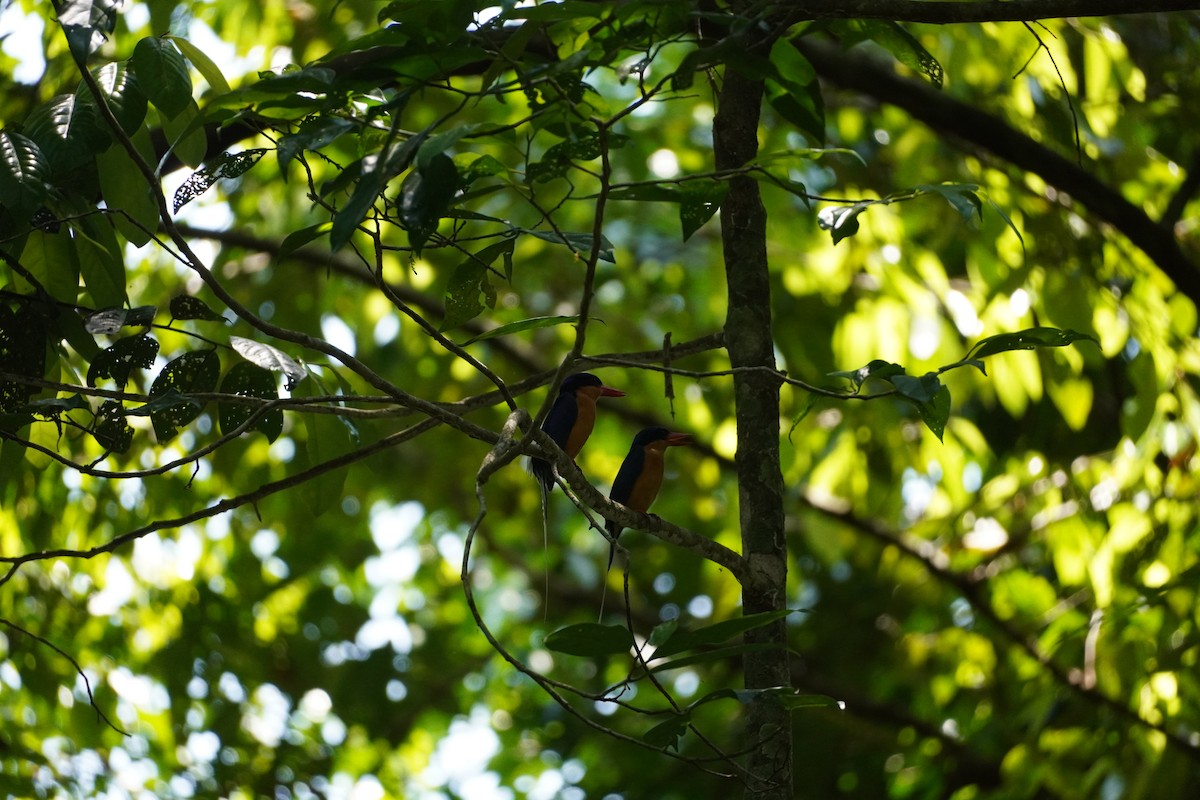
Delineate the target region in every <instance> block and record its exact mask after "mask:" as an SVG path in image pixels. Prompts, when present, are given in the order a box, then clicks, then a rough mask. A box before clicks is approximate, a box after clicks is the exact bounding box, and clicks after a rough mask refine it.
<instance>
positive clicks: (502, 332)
mask: <svg viewBox="0 0 1200 800" xmlns="http://www.w3.org/2000/svg"><path fill="white" fill-rule="evenodd" d="M593 319H595V318H594V317H593ZM577 322H579V315H578V314H574V315H571V316H565V317H531V318H530V319H522V320H518V321H517V322H510V323H508V324H507V325H500V326H499V327H496V328H492V329H491V330H489V331H486V332H484V333H481V334H479V335H478V336H472V337H471V338H470V339H467V340H466V341H465V342H463V343H462V344H463V346H464V347H465V346H466V345H469V344H474V343H475V342H482V341H485V340H487V339H495V338H496V337H498V336H508V335H509V334H511V333H521V332H523V331H532V330H537V329H539V328H551V327H554V326H555V325H574V324H575V323H577Z"/></svg>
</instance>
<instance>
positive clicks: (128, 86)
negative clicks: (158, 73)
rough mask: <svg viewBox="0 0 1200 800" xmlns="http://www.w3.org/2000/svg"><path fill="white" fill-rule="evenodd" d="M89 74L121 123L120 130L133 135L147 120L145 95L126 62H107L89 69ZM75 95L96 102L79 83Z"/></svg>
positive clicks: (85, 87)
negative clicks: (90, 72) (90, 71)
mask: <svg viewBox="0 0 1200 800" xmlns="http://www.w3.org/2000/svg"><path fill="white" fill-rule="evenodd" d="M92 75H93V77H95V79H96V85H97V86H99V87H100V93H101V94H102V95H103V96H104V102H105V103H106V104H107V105H108V108H109V110H110V111H112V113H113V116H114V117H116V118H117V122H119V123H120V124H121V130H123V131H125V132H126V133H129V134H132V133H133V132H134V131H135V130H137V129H138V128H139V127H141V124H142V122H143V121H145V119H146V95H144V94H142V90H141V88H139V87H138V83H137V78H136V76H134V74H133V72H132V71H130V69H129V68H128V66H127V65H126V63H125V62H124V61H110V62H109V63H107V64H105V65H104V66H101V67H97V68H96V69H94V70H92ZM75 94H76V95H78V96H79V97H81V98H84V99H85V101H86V102H89V103H95V98H94V97H92V96H91V91H90V90H89V89H88V88H87V86H85V85H84V84H82V83H81V84H80V85H79V88H78V89H77V90H76V91H75ZM97 116H99V113H98V112H97Z"/></svg>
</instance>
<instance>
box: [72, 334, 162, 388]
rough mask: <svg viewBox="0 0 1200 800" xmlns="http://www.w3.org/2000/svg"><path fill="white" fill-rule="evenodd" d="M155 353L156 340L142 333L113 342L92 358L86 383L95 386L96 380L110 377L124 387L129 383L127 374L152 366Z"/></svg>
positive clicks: (156, 353)
mask: <svg viewBox="0 0 1200 800" xmlns="http://www.w3.org/2000/svg"><path fill="white" fill-rule="evenodd" d="M156 355H158V342H157V341H155V340H154V339H152V338H150V336H148V335H147V334H144V333H143V334H140V335H138V336H129V337H127V338H125V339H120V340H118V341H116V342H113V343H112V344H111V345H109V346H108V347H106V348H104V349H103V350H101V351H100V354H99V355H98V356H96V357H95V358H94V359H92V364H91V366H90V367H88V374H87V385H88V386H95V385H96V383H97V382H98V381H101V380H104V379H105V378H110V379H112V380H113V381H114V382H115V383H116V384H117V387H118V388H121V389H124V388H125V384H127V383H129V374H130V373H131V372H133V370H135V369H149V368H150V367H152V366H154V357H155V356H156Z"/></svg>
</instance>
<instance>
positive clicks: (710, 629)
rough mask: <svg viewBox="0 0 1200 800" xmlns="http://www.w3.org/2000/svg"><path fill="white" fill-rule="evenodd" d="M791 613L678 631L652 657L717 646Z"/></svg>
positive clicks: (784, 611) (750, 616)
mask: <svg viewBox="0 0 1200 800" xmlns="http://www.w3.org/2000/svg"><path fill="white" fill-rule="evenodd" d="M791 613H793V612H792V609H788V608H785V609H782V610H780V611H764V612H762V613H760V614H747V615H746V616H743V617H735V618H733V619H727V620H722V621H721V622H717V623H714V624H712V625H708V626H705V627H703V628H697V629H695V630H690V631H689V630H684V629H680V630H679V631H677V632H676V633H675V635H674V636H672V637H671V638H670V639H668V640H667V641H666V643H665V644H664V645H663V646H662V647H659V648H658V649H657V650H655V651H654V656H653V657H654V658H663V657H665V656H669V655H673V654H674V653H682V652H683V651H685V650H693V649H695V648H697V647H707V646H711V645H718V644H721V643H722V642H726V641H728V640H729V639H732V638H733V637H734V636H740V635H742V634H743V633H745V632H746V631H750V630H754V629H755V628H761V627H762V626H764V625H770V624H771V623H772V622H776V621H777V620H781V619H784V618H785V617H787V616H788V615H789V614H791Z"/></svg>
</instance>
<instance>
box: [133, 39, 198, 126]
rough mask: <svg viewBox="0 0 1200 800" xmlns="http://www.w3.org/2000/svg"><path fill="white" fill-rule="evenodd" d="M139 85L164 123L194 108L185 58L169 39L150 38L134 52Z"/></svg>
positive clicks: (134, 49)
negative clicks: (191, 106) (188, 108)
mask: <svg viewBox="0 0 1200 800" xmlns="http://www.w3.org/2000/svg"><path fill="white" fill-rule="evenodd" d="M130 63H131V64H132V65H133V71H134V72H135V73H136V74H137V77H138V84H139V85H140V86H141V89H142V91H143V92H145V93H146V97H147V98H149V100H150V102H151V103H153V104H154V107H155V108H157V109H158V110H159V111H161V112H162V113H163V117H164V118H165V119H174V118H175V117H178V116H179V115H180V114H182V113H183V111H184V110H185V109H186V108H187V107H188V106H189V105H192V77H191V75H189V74H188V69H187V62H186V61H184V59H183V55H182V54H181V53H180V52H179V50H178V49H177V48H176V47H175V45H174V44H173V43H172V42H171V41H169V40H168V39H162V38H159V37H157V36H148V37H146V38H145V39H142V40H141V41H140V42H138V43H137V44H136V45H135V46H134V48H133V57H132V58H131V59H130Z"/></svg>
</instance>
